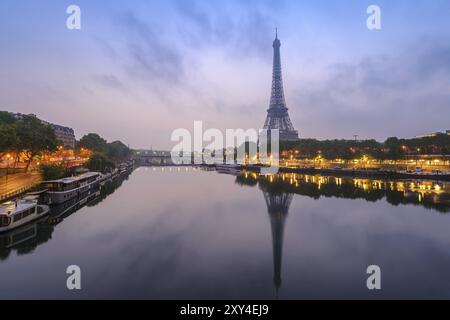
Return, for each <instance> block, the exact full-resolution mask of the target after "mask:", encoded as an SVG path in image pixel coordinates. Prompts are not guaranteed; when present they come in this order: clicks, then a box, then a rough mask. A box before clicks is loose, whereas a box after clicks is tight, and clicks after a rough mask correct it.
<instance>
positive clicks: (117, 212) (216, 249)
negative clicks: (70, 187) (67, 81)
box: [0, 168, 450, 299]
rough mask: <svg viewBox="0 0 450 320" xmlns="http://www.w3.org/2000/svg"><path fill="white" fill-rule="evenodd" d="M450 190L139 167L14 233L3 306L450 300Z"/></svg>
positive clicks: (0, 280) (2, 239) (5, 255)
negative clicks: (371, 275) (29, 301)
mask: <svg viewBox="0 0 450 320" xmlns="http://www.w3.org/2000/svg"><path fill="white" fill-rule="evenodd" d="M448 188H449V187H448V185H445V184H435V183H426V182H421V183H417V182H385V181H371V180H355V179H340V178H332V177H318V176H316V177H311V176H310V177H308V176H296V175H292V176H285V177H284V179H283V176H277V177H267V178H266V177H257V176H255V175H252V174H247V175H244V176H239V177H237V176H233V175H225V174H218V173H217V172H206V171H200V170H198V169H197V170H195V171H194V170H193V169H192V168H189V169H188V171H186V169H185V168H183V169H181V171H180V172H179V171H178V170H177V169H175V168H173V169H169V168H164V171H162V168H158V169H156V170H153V169H152V168H138V169H136V170H135V171H134V172H133V173H131V174H130V175H129V176H128V177H125V178H124V179H121V180H118V181H115V182H114V183H111V184H109V185H106V186H105V187H104V188H103V189H102V190H101V191H99V192H98V193H97V194H92V195H89V196H88V195H86V196H85V197H84V198H83V199H79V200H80V202H76V201H75V202H74V203H70V204H66V205H65V207H64V206H63V207H59V208H54V209H53V212H52V215H51V217H50V219H45V220H44V221H39V222H37V223H34V224H31V225H28V226H26V227H25V228H22V229H21V230H17V231H15V232H14V233H10V234H5V235H1V236H0V274H1V276H0V288H1V289H0V298H64V299H65V298H143V299H197V298H199V299H233V298H235V299H241V298H243V299H247V298H248V299H275V298H279V299H301V298H433V297H436V298H450V215H449V214H448V213H449V212H450V210H449V209H450V206H449V201H448V200H449V198H448V194H446V192H449V190H448ZM72 205H74V207H73V208H70V206H72ZM73 264H75V265H79V266H80V267H81V270H82V290H81V291H69V290H67V289H66V279H67V275H66V273H65V271H66V268H67V266H69V265H73ZM372 264H376V265H379V266H380V267H381V271H382V290H381V291H377V292H373V291H369V290H367V287H366V279H367V274H366V268H367V266H369V265H372Z"/></svg>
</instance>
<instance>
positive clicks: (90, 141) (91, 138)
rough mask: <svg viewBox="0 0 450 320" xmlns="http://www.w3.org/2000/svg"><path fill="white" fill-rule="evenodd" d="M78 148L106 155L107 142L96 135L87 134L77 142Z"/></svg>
mask: <svg viewBox="0 0 450 320" xmlns="http://www.w3.org/2000/svg"><path fill="white" fill-rule="evenodd" d="M78 147H79V148H86V149H89V150H91V151H93V152H102V153H105V154H106V153H107V151H108V148H107V142H106V140H105V139H103V138H102V137H100V136H99V135H98V134H96V133H89V134H87V135H85V136H83V137H82V138H81V139H80V141H79V142H78Z"/></svg>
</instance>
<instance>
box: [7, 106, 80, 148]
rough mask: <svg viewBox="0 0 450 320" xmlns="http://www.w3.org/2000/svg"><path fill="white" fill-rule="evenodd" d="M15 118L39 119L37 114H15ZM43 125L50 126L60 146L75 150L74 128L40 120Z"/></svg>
mask: <svg viewBox="0 0 450 320" xmlns="http://www.w3.org/2000/svg"><path fill="white" fill-rule="evenodd" d="M13 115H14V117H16V118H17V119H21V118H23V117H24V116H29V117H35V118H37V119H38V117H37V116H36V115H35V114H32V113H31V114H27V115H26V114H23V113H14V114H13ZM39 120H40V121H41V122H42V123H43V124H46V125H48V126H50V127H51V128H52V129H53V131H54V132H55V136H56V139H57V140H58V142H59V144H60V145H61V146H63V147H65V148H71V149H75V141H76V140H75V131H74V130H73V129H72V128H69V127H64V126H61V125H58V124H54V123H50V122H47V121H44V120H41V119H39Z"/></svg>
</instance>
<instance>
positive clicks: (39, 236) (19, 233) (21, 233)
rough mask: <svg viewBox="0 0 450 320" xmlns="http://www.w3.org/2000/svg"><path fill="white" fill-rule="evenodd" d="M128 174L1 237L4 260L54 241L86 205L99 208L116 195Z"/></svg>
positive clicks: (0, 250) (54, 207) (0, 258)
mask: <svg viewBox="0 0 450 320" xmlns="http://www.w3.org/2000/svg"><path fill="white" fill-rule="evenodd" d="M130 174H131V172H127V173H126V174H123V175H121V176H118V177H117V178H116V179H114V180H111V181H109V182H107V183H106V184H105V185H104V186H99V187H98V188H97V189H93V190H91V191H88V192H85V193H83V194H81V195H79V196H78V197H76V198H73V199H71V200H69V201H67V202H64V203H61V204H59V205H56V206H52V207H51V211H50V214H49V215H48V216H45V217H42V218H41V219H38V220H35V221H33V222H31V223H29V224H27V225H24V226H22V227H20V228H17V229H14V230H11V231H9V232H5V233H2V234H0V260H6V259H7V258H8V257H9V256H10V254H11V252H14V251H15V252H16V253H17V255H24V254H29V253H32V252H33V251H34V250H35V249H36V248H37V246H39V245H41V244H44V243H46V242H47V241H48V240H50V239H51V237H52V233H53V231H54V229H55V227H56V226H57V225H58V224H60V223H61V222H62V221H63V220H64V219H65V218H67V217H69V216H70V215H72V214H73V213H75V212H77V211H78V210H80V209H81V208H83V207H85V206H88V207H89V206H95V205H97V204H98V203H100V202H101V201H103V200H104V199H105V198H106V197H108V196H109V195H111V194H113V193H114V191H116V190H117V189H118V188H119V187H120V186H121V185H122V183H123V182H124V181H125V180H127V179H128V177H129V175H130Z"/></svg>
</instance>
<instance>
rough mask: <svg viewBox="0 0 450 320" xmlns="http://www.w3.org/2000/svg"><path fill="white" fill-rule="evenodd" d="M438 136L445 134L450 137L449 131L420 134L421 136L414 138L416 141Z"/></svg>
mask: <svg viewBox="0 0 450 320" xmlns="http://www.w3.org/2000/svg"><path fill="white" fill-rule="evenodd" d="M439 134H447V135H449V136H450V130H447V131H445V132H435V133H427V134H421V135H418V136H415V137H414V138H417V139H421V138H432V137H436V136H437V135H439Z"/></svg>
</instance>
